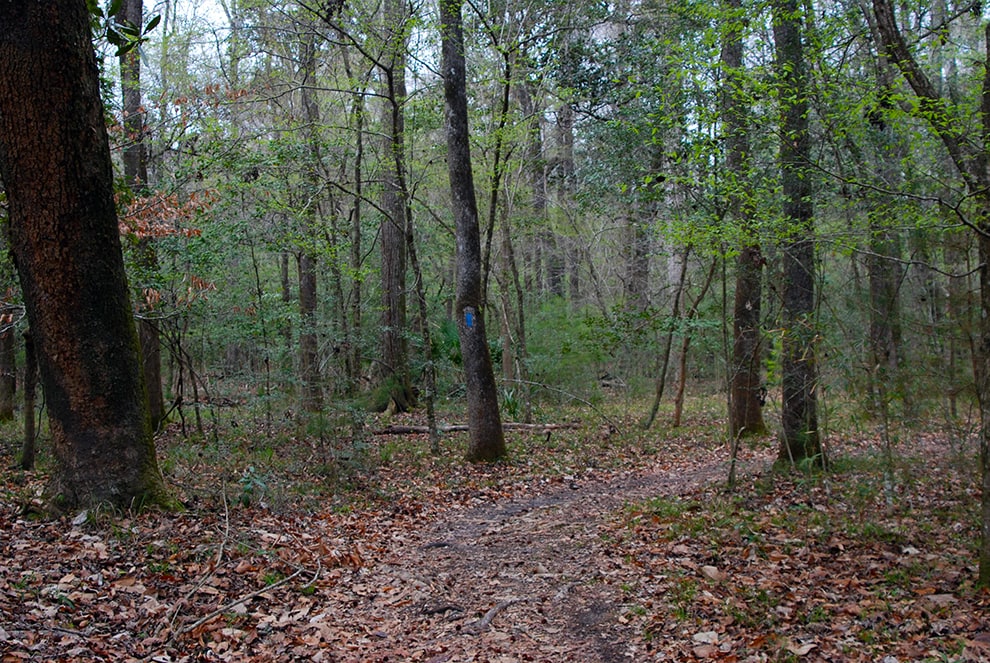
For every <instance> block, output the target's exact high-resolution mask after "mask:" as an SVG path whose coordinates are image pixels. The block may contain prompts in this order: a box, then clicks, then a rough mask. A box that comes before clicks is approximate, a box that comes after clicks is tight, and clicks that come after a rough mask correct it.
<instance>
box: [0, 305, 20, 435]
mask: <svg viewBox="0 0 990 663" xmlns="http://www.w3.org/2000/svg"><path fill="white" fill-rule="evenodd" d="M2 324H3V326H4V327H6V329H4V330H3V331H0V421H12V420H13V419H14V394H15V393H16V391H17V361H16V359H17V353H16V348H15V347H14V343H15V341H16V337H15V335H14V325H13V324H12V323H10V322H7V321H6V320H4V322H3V323H2Z"/></svg>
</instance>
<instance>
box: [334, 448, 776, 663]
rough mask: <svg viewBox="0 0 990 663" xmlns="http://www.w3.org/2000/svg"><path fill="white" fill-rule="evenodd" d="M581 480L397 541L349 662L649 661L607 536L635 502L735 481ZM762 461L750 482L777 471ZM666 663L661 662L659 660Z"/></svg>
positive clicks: (656, 473)
mask: <svg viewBox="0 0 990 663" xmlns="http://www.w3.org/2000/svg"><path fill="white" fill-rule="evenodd" d="M699 456H702V457H700V458H698V459H697V460H696V461H695V462H694V463H693V464H691V465H689V466H685V465H684V463H683V461H681V462H679V463H678V465H677V466H676V468H667V469H654V470H650V471H637V472H629V473H625V474H622V475H620V476H617V477H611V478H609V479H607V480H600V479H596V478H594V477H592V478H580V477H577V478H574V479H573V480H570V481H568V482H567V483H565V485H564V487H563V488H562V489H559V490H557V491H555V492H550V493H548V494H544V495H539V496H535V497H532V496H531V497H525V498H520V499H513V500H510V501H507V502H504V503H495V504H488V505H483V506H480V507H474V508H470V509H466V510H464V511H463V512H461V513H459V514H458V513H457V512H454V513H453V514H450V515H448V516H447V517H446V518H444V519H443V520H441V521H439V522H437V523H435V524H432V525H429V526H427V527H425V528H422V529H418V530H414V531H412V532H403V533H401V534H400V533H396V534H395V536H394V537H393V540H392V542H391V544H390V545H389V546H388V550H387V552H386V554H384V555H383V556H382V558H381V559H380V561H379V562H378V563H376V564H374V565H370V566H369V567H368V568H366V569H363V570H362V571H361V572H360V573H359V574H358V576H359V579H360V580H359V582H357V584H355V585H353V586H351V590H352V591H353V592H354V594H355V604H354V607H353V609H352V610H351V611H350V613H349V614H348V619H354V618H358V619H359V623H355V624H354V629H356V632H360V629H365V630H364V635H362V636H361V637H358V638H356V639H355V640H353V641H351V642H350V643H349V644H348V647H349V649H350V651H349V652H348V653H346V654H345V655H344V656H342V658H343V659H344V660H348V661H409V660H422V661H429V662H431V663H440V662H442V661H506V662H508V661H582V662H591V661H602V662H606V663H608V662H613V661H644V660H651V658H652V657H653V655H654V654H653V652H651V648H650V646H649V643H648V642H647V640H645V639H644V637H643V636H644V634H643V633H642V632H640V631H639V630H638V629H636V628H633V627H631V626H627V625H626V624H625V623H624V622H628V620H626V619H624V618H623V616H622V613H623V608H624V606H623V586H624V585H625V583H627V582H634V581H635V578H630V577H628V576H629V573H628V568H624V564H623V560H622V559H621V557H620V553H618V552H617V550H616V546H614V545H612V543H610V538H611V535H610V534H609V533H608V531H609V528H607V527H606V525H607V524H608V522H609V521H610V520H614V519H615V518H617V517H620V516H621V511H622V508H623V506H624V505H625V504H628V503H630V502H636V501H642V500H646V499H650V498H653V497H657V496H672V495H683V494H686V493H689V492H692V491H694V490H696V489H697V488H699V487H702V486H704V485H706V484H709V483H711V482H716V481H724V480H725V478H726V476H727V468H726V466H725V462H724V455H723V457H722V459H718V458H716V457H715V456H714V455H713V454H709V453H707V452H701V453H699ZM763 456H765V454H763V455H753V456H752V457H751V458H749V459H748V460H746V461H743V462H742V463H741V465H740V471H741V472H755V471H758V470H759V469H762V468H765V467H767V466H769V463H770V462H771V459H770V458H769V457H763ZM658 660H659V659H658Z"/></svg>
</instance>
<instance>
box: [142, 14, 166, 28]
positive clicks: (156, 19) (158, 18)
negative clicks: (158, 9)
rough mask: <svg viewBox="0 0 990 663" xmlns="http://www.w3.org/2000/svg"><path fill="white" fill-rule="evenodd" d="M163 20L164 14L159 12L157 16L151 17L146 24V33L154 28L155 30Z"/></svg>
mask: <svg viewBox="0 0 990 663" xmlns="http://www.w3.org/2000/svg"><path fill="white" fill-rule="evenodd" d="M161 21H162V15H161V14H158V15H156V16H153V17H152V18H151V20H150V21H148V24H147V25H146V26H144V31H145V33H148V32H151V31H152V30H154V29H155V28H157V27H158V24H159V23H161Z"/></svg>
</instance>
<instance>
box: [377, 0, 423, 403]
mask: <svg viewBox="0 0 990 663" xmlns="http://www.w3.org/2000/svg"><path fill="white" fill-rule="evenodd" d="M407 19H408V17H407V15H406V10H405V5H404V4H403V3H402V2H401V0H386V2H385V3H384V5H383V11H382V23H383V29H384V30H385V31H386V33H387V34H386V38H385V43H386V49H387V51H386V56H385V60H384V63H383V67H382V72H381V76H382V97H383V102H384V103H383V106H382V126H383V129H384V134H385V135H384V137H383V140H384V144H385V150H384V154H385V155H386V165H385V168H384V171H383V175H382V177H383V180H384V181H383V186H382V211H383V217H382V224H381V239H380V246H381V253H382V336H381V339H382V357H381V364H380V365H379V366H380V370H379V375H380V376H381V378H382V380H384V382H385V383H386V386H387V389H388V400H390V401H391V402H392V403H394V406H395V408H396V410H397V411H399V412H405V411H407V410H409V409H410V408H411V407H412V406H413V404H414V400H415V399H414V398H413V391H412V382H411V379H410V374H409V352H408V347H407V346H408V344H407V342H406V334H407V332H408V329H407V324H406V250H407V242H406V216H407V211H406V210H407V207H408V206H409V200H408V195H407V191H406V181H405V168H406V166H405V158H406V157H405V103H406V43H407V22H408V21H407ZM386 404H387V403H386Z"/></svg>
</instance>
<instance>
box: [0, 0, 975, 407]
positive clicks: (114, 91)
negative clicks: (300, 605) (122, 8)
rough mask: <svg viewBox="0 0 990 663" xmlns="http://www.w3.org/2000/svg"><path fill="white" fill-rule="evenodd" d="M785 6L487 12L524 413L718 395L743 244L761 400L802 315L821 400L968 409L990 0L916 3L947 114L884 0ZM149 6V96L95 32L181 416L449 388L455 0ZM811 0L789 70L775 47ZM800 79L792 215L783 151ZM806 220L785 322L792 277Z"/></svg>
mask: <svg viewBox="0 0 990 663" xmlns="http://www.w3.org/2000/svg"><path fill="white" fill-rule="evenodd" d="M125 4H128V3H125ZM770 9H771V8H770V7H769V6H764V5H752V6H750V5H745V6H743V5H738V4H737V3H728V4H726V5H724V6H717V7H713V6H711V5H708V4H705V5H703V6H702V5H696V4H691V3H650V2H643V3H625V4H623V3H620V4H616V5H608V6H606V5H601V4H599V5H595V4H592V5H589V6H586V7H575V6H572V5H571V4H565V3H553V2H551V3H540V2H535V3H523V4H512V3H494V4H490V5H476V4H473V5H469V6H466V7H465V11H464V29H465V32H466V39H465V42H466V44H467V46H466V56H467V65H468V79H467V93H468V101H469V110H470V114H471V116H470V130H471V150H472V157H473V164H474V175H475V183H476V189H477V192H478V195H477V197H478V205H479V210H480V211H479V216H480V219H481V240H482V250H483V255H482V261H483V264H482V279H483V298H484V310H485V312H486V314H487V318H488V321H489V326H490V327H491V333H490V336H491V341H490V347H491V350H492V355H493V357H494V360H495V364H496V367H497V369H498V371H499V372H500V374H501V382H500V388H501V390H502V396H503V399H502V400H503V407H512V408H516V407H518V408H519V410H517V411H514V412H513V413H512V414H513V415H514V416H522V415H523V412H524V411H525V412H528V411H529V409H530V408H531V407H532V406H533V403H534V399H535V402H536V403H537V404H539V403H546V402H553V401H554V400H556V399H560V398H569V397H571V396H577V397H580V398H586V399H594V398H597V397H598V396H599V395H600V394H601V392H602V389H603V388H615V387H619V386H621V388H623V389H628V390H630V391H632V392H634V393H649V392H651V391H656V392H657V393H658V394H660V392H663V395H664V396H666V395H668V394H674V395H675V396H676V395H678V394H679V393H680V390H681V389H682V388H683V383H684V382H687V383H688V384H689V385H691V386H692V387H695V388H700V389H707V390H713V391H724V390H725V388H726V384H727V383H729V382H730V381H731V380H732V379H733V378H735V377H736V375H737V374H738V373H739V372H740V370H741V369H740V367H739V366H738V365H736V364H734V363H733V340H734V337H735V339H737V340H738V338H739V336H740V335H741V334H742V333H743V331H741V330H740V329H738V328H737V329H735V330H733V321H734V320H735V321H736V322H737V323H738V319H739V317H740V310H735V311H734V308H733V307H734V301H733V296H734V293H737V292H738V288H739V286H738V282H739V281H740V280H741V279H743V277H744V274H745V273H746V265H747V264H751V265H753V267H752V269H751V271H753V270H755V272H756V274H757V275H758V276H759V277H760V278H761V279H762V280H763V281H764V282H765V285H764V286H763V287H762V289H761V286H760V284H759V279H757V280H756V286H755V287H756V288H757V290H756V294H755V295H752V296H750V297H749V300H748V301H749V304H748V307H749V309H748V310H756V311H758V314H759V317H758V318H757V320H756V321H754V322H753V323H751V324H753V325H755V326H756V328H757V329H758V331H759V334H757V337H758V338H757V343H758V347H757V348H755V350H751V351H750V353H751V354H752V355H753V357H754V359H753V360H752V362H753V363H754V364H755V365H756V370H757V371H758V374H759V380H758V383H759V384H758V385H757V386H756V388H755V390H757V391H758V390H759V389H760V388H761V387H762V388H765V389H766V390H767V399H768V401H767V406H766V408H767V409H765V410H764V412H765V413H766V415H767V416H768V417H771V418H772V417H775V416H776V413H777V412H778V411H779V409H780V404H781V395H780V385H781V377H782V371H783V370H784V369H783V362H784V357H785V355H784V354H782V352H781V348H782V347H786V346H787V343H788V340H789V336H791V335H793V334H794V333H796V332H794V327H795V325H801V326H805V327H807V330H806V332H802V335H803V336H804V337H806V338H803V340H802V345H803V346H805V347H808V348H812V349H813V350H814V353H815V355H816V356H817V362H816V366H815V369H816V370H815V377H814V387H813V390H814V392H815V393H816V394H817V396H818V398H819V399H822V400H824V405H825V406H826V408H827V407H828V406H829V403H830V399H831V396H830V394H833V393H834V394H836V395H837V396H836V399H838V398H839V396H838V395H839V394H841V395H842V397H843V398H844V397H845V396H846V395H851V396H853V398H854V400H855V401H856V402H857V403H858V405H859V407H860V408H861V409H862V410H863V411H864V413H865V414H869V415H870V416H891V415H892V414H893V413H895V412H896V413H897V416H899V417H903V418H906V419H908V420H912V419H915V420H924V419H927V418H930V417H943V416H944V417H949V416H957V415H964V414H966V412H967V410H968V408H970V407H972V406H973V399H972V394H973V373H972V357H971V350H972V347H973V338H974V333H975V330H974V322H975V320H976V317H977V312H978V295H977V294H976V293H977V289H978V282H977V281H978V280H977V278H976V270H977V268H978V266H979V264H980V262H979V257H978V255H977V253H976V238H977V237H978V236H979V233H974V232H973V231H972V228H973V227H974V226H978V225H979V223H980V221H979V217H978V214H979V210H978V209H976V207H975V204H974V197H975V194H973V193H972V192H971V191H969V190H968V189H967V180H968V177H967V175H966V174H965V173H961V172H959V170H958V169H957V168H955V167H954V165H953V163H952V161H951V159H950V157H951V155H949V154H947V153H946V150H945V149H944V148H943V146H942V144H941V143H940V142H939V141H938V140H937V138H938V133H937V131H931V130H929V129H930V127H929V125H930V122H931V121H932V118H931V115H932V113H936V112H938V113H942V114H943V115H944V118H941V119H939V118H936V119H937V120H938V121H940V122H941V121H944V122H945V123H947V124H950V123H951V125H952V131H953V132H954V134H955V135H957V136H958V140H959V141H960V142H962V143H963V144H964V146H965V145H967V144H973V145H975V146H977V147H978V145H977V144H978V143H979V141H980V140H981V135H982V131H983V130H982V128H981V127H982V125H981V114H980V113H981V107H980V103H981V99H982V97H981V94H982V90H981V85H982V82H983V75H984V60H985V57H984V55H983V47H984V38H983V34H982V28H981V26H982V21H983V17H982V15H981V14H980V11H979V7H977V6H972V7H971V6H954V5H949V4H944V3H942V4H940V3H932V4H924V5H918V6H904V7H902V8H900V9H899V14H898V16H897V21H898V24H899V25H900V26H902V27H901V29H902V31H903V34H904V38H905V39H906V44H907V47H908V48H909V49H910V52H911V54H912V55H913V57H914V58H915V60H916V61H917V62H918V63H920V66H923V67H924V68H925V70H926V71H927V72H928V74H927V75H928V76H929V78H930V79H931V82H932V85H933V86H934V89H935V90H936V91H937V92H938V94H939V95H941V101H940V104H941V105H940V106H939V107H938V109H937V110H932V109H931V108H929V106H927V105H926V104H924V103H922V102H919V101H918V99H917V97H916V96H915V95H914V94H913V92H912V90H911V88H910V87H909V86H908V85H907V84H906V83H905V82H904V79H903V78H902V77H901V76H900V74H899V72H898V70H897V68H896V67H895V65H894V64H893V63H892V58H891V57H890V56H889V55H887V54H886V50H885V47H884V45H883V43H882V40H881V37H880V34H879V33H878V27H877V25H876V20H875V18H874V12H873V8H872V7H870V6H866V5H864V4H856V3H847V4H842V3H838V4H836V3H828V4H823V5H821V6H816V7H815V8H814V11H811V8H810V7H809V8H801V7H796V6H795V7H790V8H788V7H781V8H779V12H778V13H780V14H781V16H779V17H778V18H777V19H774V16H773V12H771V11H770ZM151 15H155V16H159V17H160V20H161V22H160V24H159V25H158V26H157V27H156V28H155V29H153V30H152V31H150V32H149V33H147V35H146V38H147V41H145V42H143V43H142V44H141V45H140V47H139V49H138V51H135V53H138V52H139V53H140V55H139V58H140V63H141V67H140V70H139V74H136V75H135V74H132V75H131V76H130V77H128V80H127V81H126V82H125V85H124V87H125V89H126V91H127V92H128V95H130V96H128V95H122V94H121V87H120V86H121V82H120V69H119V68H118V66H117V62H116V59H115V58H114V57H112V55H113V51H114V48H115V47H112V46H111V45H110V44H109V43H108V42H105V41H99V42H98V46H100V47H101V48H102V51H103V56H104V57H103V59H102V60H101V61H102V62H103V75H104V81H105V87H104V101H105V102H106V105H107V108H108V122H109V123H110V125H111V137H112V140H113V143H114V146H115V155H116V157H115V158H117V159H119V162H118V165H119V167H120V170H119V174H120V187H119V190H118V193H117V196H118V200H119V204H120V213H121V232H122V236H123V238H124V241H125V245H126V246H125V248H126V252H127V257H128V274H129V278H130V283H131V287H132V289H133V292H134V299H135V301H136V302H137V304H136V306H137V311H136V313H137V315H138V317H139V319H141V320H142V321H147V322H149V323H152V325H153V326H154V327H155V329H156V331H157V333H158V334H159V335H160V342H161V344H162V350H163V352H162V355H161V364H162V368H163V374H162V377H161V384H162V385H163V388H164V391H165V395H164V401H165V402H166V403H167V404H168V406H169V407H171V405H172V404H175V403H177V402H180V403H181V405H179V406H178V407H177V408H176V410H175V411H173V412H172V416H175V415H176V414H178V413H179V412H181V413H182V414H184V415H187V416H189V417H190V420H196V421H199V420H198V419H196V418H197V414H196V413H200V414H199V415H198V416H199V417H200V418H201V417H202V412H203V408H202V407H192V404H194V403H199V404H200V405H205V404H207V403H209V402H213V403H214V404H216V403H220V402H222V399H223V398H231V399H243V398H250V399H251V400H252V401H253V402H257V403H262V404H266V405H265V407H267V409H268V416H270V417H271V418H273V419H274V418H276V417H283V416H284V415H285V414H286V409H293V410H294V409H297V408H298V409H301V410H304V411H310V412H325V413H346V412H356V411H360V410H363V409H364V408H366V407H367V406H379V407H382V408H384V407H386V406H387V405H389V403H390V402H391V403H392V406H393V407H394V408H398V409H400V410H401V409H405V408H407V407H409V406H411V405H412V404H413V403H415V402H417V401H422V400H423V398H424V396H425V393H424V388H423V384H424V382H423V381H424V375H425V371H426V369H427V368H429V369H432V370H433V371H435V375H436V380H437V384H436V396H437V397H439V398H440V399H442V400H452V399H453V400H456V399H457V398H458V396H459V394H458V392H459V390H460V389H461V388H462V387H461V385H462V384H463V376H462V375H461V373H460V358H459V355H458V347H457V343H456V334H455V324H454V322H455V320H454V316H453V315H452V308H453V301H454V298H455V294H456V293H455V282H456V273H455V272H456V267H455V261H454V254H455V252H454V229H453V217H452V212H451V209H450V202H449V196H450V193H449V187H448V184H447V181H446V164H445V160H446V149H445V138H444V123H443V110H442V109H443V90H442V78H441V73H440V72H438V71H437V67H438V64H439V37H440V31H439V29H438V27H437V25H436V21H437V15H436V7H434V6H431V5H397V6H391V5H387V3H386V6H379V5H362V4H360V3H350V4H347V5H344V6H338V5H334V4H326V3H323V4H320V3H313V4H307V3H280V2H218V3H216V4H214V5H203V6H201V7H198V8H194V7H193V3H183V2H181V0H179V1H175V2H164V3H159V4H158V5H155V6H153V7H147V8H146V9H145V17H146V19H147V17H149V16H151ZM791 19H793V20H794V21H796V23H797V31H798V32H797V36H798V43H800V44H802V45H803V51H804V53H803V55H802V56H800V57H802V58H803V64H800V65H796V66H800V67H802V68H803V72H802V74H801V80H800V81H798V82H797V83H794V82H788V81H789V80H790V79H789V72H790V71H791V70H792V69H793V68H792V67H791V66H790V65H785V64H784V62H785V60H784V55H783V54H780V53H777V51H780V49H781V48H782V46H781V45H780V44H779V43H778V45H777V46H776V48H775V46H774V44H775V37H774V33H775V31H776V32H780V25H782V24H784V23H785V22H786V21H788V20H791ZM136 23H138V24H140V23H141V20H140V19H138V20H137V21H136ZM730 48H735V49H737V50H738V52H739V53H738V54H737V55H736V56H735V57H734V58H731V57H729V55H728V53H729V50H730ZM775 54H776V55H775ZM788 57H790V56H788ZM795 84H796V85H799V87H798V88H793V89H792V87H793V85H795ZM137 86H139V88H138V89H139V90H140V97H139V99H140V101H139V103H135V101H134V98H135V97H134V94H133V90H134V89H135V88H137ZM788 86H791V87H788ZM122 98H123V99H124V101H122ZM794 99H798V100H799V101H800V103H801V104H803V106H806V109H801V110H800V111H799V112H798V113H797V117H798V118H800V119H802V120H803V121H805V122H806V123H807V129H806V131H807V138H805V139H802V140H803V141H804V143H803V145H802V147H801V151H802V154H801V155H799V156H797V157H793V158H791V160H792V161H794V160H795V159H797V160H798V161H797V163H798V165H799V167H800V173H799V179H800V181H801V182H802V186H803V190H802V191H800V192H799V194H798V200H799V202H801V203H802V204H803V205H805V206H806V207H808V208H809V209H808V210H805V211H801V212H800V215H801V219H800V220H796V217H795V214H794V212H793V210H790V209H788V207H787V206H788V205H790V204H791V203H789V202H788V200H789V196H791V195H792V194H791V193H788V191H787V190H786V188H787V186H788V185H787V184H786V177H782V175H781V168H780V163H781V162H780V159H781V158H782V157H781V152H782V146H783V147H784V148H787V147H788V146H789V145H791V144H792V143H791V142H789V141H788V140H787V139H788V137H789V135H788V134H787V133H786V132H790V131H793V128H788V127H786V126H784V125H783V124H782V123H781V114H782V112H784V111H787V110H788V109H789V108H791V106H792V105H793V104H792V101H793V100H794ZM124 103H126V104H127V105H128V106H127V107H126V108H124V107H123V106H122V104H124ZM138 120H140V121H138ZM936 129H937V127H936ZM740 141H742V145H741V146H740V145H739V143H740ZM136 146H139V147H140V149H141V152H142V156H141V165H140V168H141V170H139V169H138V168H139V167H138V166H134V167H131V166H128V165H127V159H128V158H129V155H131V154H133V153H134V149H135V147H136ZM974 149H975V148H974ZM785 171H786V169H785ZM145 173H146V174H145ZM812 239H813V240H814V242H813V247H814V252H813V255H810V254H811V252H810V251H807V252H806V253H808V254H809V256H805V257H803V258H801V260H803V261H805V262H807V261H808V260H814V263H813V264H812V265H811V269H810V270H808V274H809V276H810V278H811V281H812V284H811V285H812V286H813V300H812V301H811V307H810V308H809V309H808V310H807V311H804V312H802V313H801V314H800V317H801V322H800V323H795V322H794V321H793V319H792V318H793V315H791V314H790V313H788V312H787V311H788V303H787V298H786V292H785V291H786V289H787V287H788V285H789V284H790V283H791V282H792V281H793V279H792V278H791V277H789V276H787V275H786V273H785V271H784V270H785V269H786V268H787V261H788V260H789V259H790V258H792V257H793V256H794V255H795V250H794V249H795V247H797V246H811V244H810V242H811V240H812ZM747 261H748V262H747ZM7 281H8V285H9V287H10V292H9V296H8V300H7V301H8V307H9V310H10V311H12V312H15V311H16V310H17V304H18V298H17V297H18V296H17V294H16V291H17V288H16V284H15V282H14V280H13V278H12V275H11V273H10V272H8V276H7ZM751 287H752V286H751ZM737 309H738V307H737ZM743 310H746V300H744V301H743ZM9 331H13V330H9ZM427 331H428V332H429V337H430V346H429V347H425V345H424V332H427ZM11 337H12V334H8V335H7V337H6V338H7V339H8V341H7V342H8V343H9V342H10V341H9V339H10V338H11ZM782 344H783V345H782ZM878 351H879V352H880V353H881V354H882V357H878V356H877V352H878ZM665 377H666V378H667V380H666V383H665ZM293 395H294V396H295V400H293V399H292V398H291V397H292V396H293ZM180 396H181V399H182V400H181V401H177V400H176V399H177V398H179V397H180ZM644 414H646V413H644ZM200 425H205V424H202V422H201V421H200Z"/></svg>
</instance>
